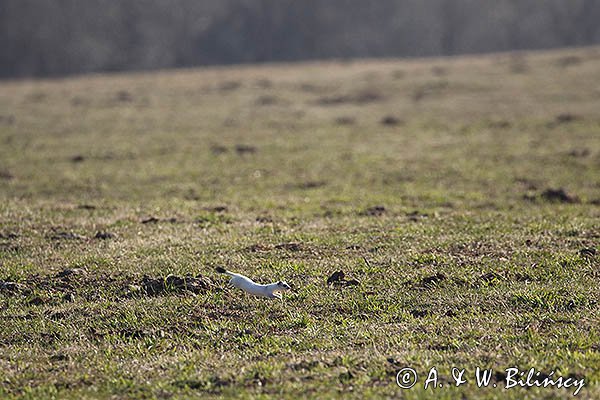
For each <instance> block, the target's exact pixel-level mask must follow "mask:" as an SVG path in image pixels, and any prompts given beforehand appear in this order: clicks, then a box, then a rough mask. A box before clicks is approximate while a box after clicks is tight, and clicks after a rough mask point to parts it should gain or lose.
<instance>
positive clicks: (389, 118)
mask: <svg viewBox="0 0 600 400" xmlns="http://www.w3.org/2000/svg"><path fill="white" fill-rule="evenodd" d="M379 123H380V124H381V125H386V126H397V125H402V124H403V123H404V122H403V121H402V120H401V119H400V118H397V117H394V116H393V115H386V116H385V117H383V118H381V121H379Z"/></svg>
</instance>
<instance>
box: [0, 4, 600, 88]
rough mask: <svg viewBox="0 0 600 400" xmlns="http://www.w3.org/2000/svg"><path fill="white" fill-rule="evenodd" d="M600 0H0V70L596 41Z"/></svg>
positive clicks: (44, 72)
mask: <svg viewBox="0 0 600 400" xmlns="http://www.w3.org/2000/svg"><path fill="white" fill-rule="evenodd" d="M598 21H600V0H377V1H365V0H0V46H1V49H2V51H0V76H1V77H23V76H53V75H66V74H72V73H85V72H94V71H118V70H139V69H154V68H169V67H187V66H194V65H207V64H231V63H249V62H265V61H293V60H304V59H324V58H355V57H382V56H385V57H393V56H402V57H407V56H429V55H452V54H460V53H475V52H487V51H503V50H515V49H532V48H550V47H562V46H578V45H587V44H592V43H600V23H598Z"/></svg>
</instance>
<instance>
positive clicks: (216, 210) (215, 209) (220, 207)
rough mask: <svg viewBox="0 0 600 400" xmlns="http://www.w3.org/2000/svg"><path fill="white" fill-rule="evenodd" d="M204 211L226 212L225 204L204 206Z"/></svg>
mask: <svg viewBox="0 0 600 400" xmlns="http://www.w3.org/2000/svg"><path fill="white" fill-rule="evenodd" d="M204 209H205V210H206V211H209V212H214V213H223V212H227V211H228V209H227V206H214V207H205V208H204Z"/></svg>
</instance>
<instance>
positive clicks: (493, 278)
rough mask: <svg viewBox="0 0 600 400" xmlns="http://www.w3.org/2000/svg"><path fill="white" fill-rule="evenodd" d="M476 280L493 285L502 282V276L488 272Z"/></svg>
mask: <svg viewBox="0 0 600 400" xmlns="http://www.w3.org/2000/svg"><path fill="white" fill-rule="evenodd" d="M478 280H479V281H481V282H484V283H487V284H492V283H495V282H500V281H502V276H501V275H500V274H497V273H495V272H488V273H485V274H483V275H481V276H480V277H479V278H478Z"/></svg>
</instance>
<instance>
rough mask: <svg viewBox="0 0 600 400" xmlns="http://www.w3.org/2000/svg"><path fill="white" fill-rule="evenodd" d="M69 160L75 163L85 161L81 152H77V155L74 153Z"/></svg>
mask: <svg viewBox="0 0 600 400" xmlns="http://www.w3.org/2000/svg"><path fill="white" fill-rule="evenodd" d="M70 161H71V162H72V163H75V164H77V163H81V162H84V161H85V157H84V156H82V155H81V154H77V155H75V156H73V157H71V158H70Z"/></svg>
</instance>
